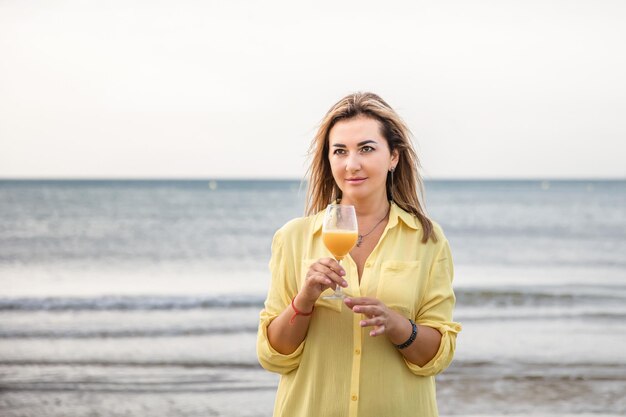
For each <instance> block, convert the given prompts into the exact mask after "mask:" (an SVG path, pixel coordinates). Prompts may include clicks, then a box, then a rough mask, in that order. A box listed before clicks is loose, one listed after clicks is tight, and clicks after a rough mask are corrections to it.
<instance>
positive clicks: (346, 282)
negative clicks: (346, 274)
mask: <svg viewBox="0 0 626 417" xmlns="http://www.w3.org/2000/svg"><path fill="white" fill-rule="evenodd" d="M341 285H343V286H344V287H347V286H348V281H346V280H345V279H344V280H343V281H342V282H341Z"/></svg>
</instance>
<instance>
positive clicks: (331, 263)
mask: <svg viewBox="0 0 626 417" xmlns="http://www.w3.org/2000/svg"><path fill="white" fill-rule="evenodd" d="M317 262H318V263H320V264H322V265H324V266H326V267H328V268H330V269H332V270H333V271H336V272H337V273H338V274H339V275H342V276H343V275H346V270H345V269H343V267H342V266H341V265H339V262H337V261H336V260H335V259H333V258H321V259H320V260H319V261H317Z"/></svg>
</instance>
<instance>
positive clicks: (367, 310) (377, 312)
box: [352, 305, 383, 317]
mask: <svg viewBox="0 0 626 417" xmlns="http://www.w3.org/2000/svg"><path fill="white" fill-rule="evenodd" d="M352 311H354V312H355V313H360V314H365V315H366V316H371V317H375V316H382V313H383V311H382V309H381V308H380V307H379V306H364V305H357V306H354V307H352Z"/></svg>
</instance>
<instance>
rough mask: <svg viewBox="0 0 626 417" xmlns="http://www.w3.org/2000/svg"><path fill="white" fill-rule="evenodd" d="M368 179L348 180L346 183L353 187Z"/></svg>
mask: <svg viewBox="0 0 626 417" xmlns="http://www.w3.org/2000/svg"><path fill="white" fill-rule="evenodd" d="M366 179H367V178H362V177H355V178H346V182H347V183H348V184H352V185H356V184H361V183H362V182H363V181H365V180H366Z"/></svg>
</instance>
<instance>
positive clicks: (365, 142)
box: [333, 139, 378, 148]
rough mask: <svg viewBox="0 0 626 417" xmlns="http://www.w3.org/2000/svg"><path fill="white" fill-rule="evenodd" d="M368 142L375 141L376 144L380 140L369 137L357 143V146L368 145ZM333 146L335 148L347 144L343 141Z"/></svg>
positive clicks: (344, 146)
mask: <svg viewBox="0 0 626 417" xmlns="http://www.w3.org/2000/svg"><path fill="white" fill-rule="evenodd" d="M368 143H375V144H377V143H378V142H376V141H375V140H373V139H368V140H364V141H362V142H359V143H357V144H356V146H363V145H367V144H368ZM333 147H335V148H346V145H344V144H343V143H335V144H334V145H333Z"/></svg>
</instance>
